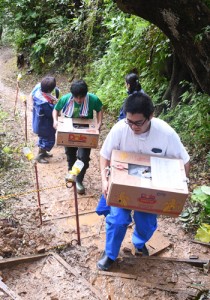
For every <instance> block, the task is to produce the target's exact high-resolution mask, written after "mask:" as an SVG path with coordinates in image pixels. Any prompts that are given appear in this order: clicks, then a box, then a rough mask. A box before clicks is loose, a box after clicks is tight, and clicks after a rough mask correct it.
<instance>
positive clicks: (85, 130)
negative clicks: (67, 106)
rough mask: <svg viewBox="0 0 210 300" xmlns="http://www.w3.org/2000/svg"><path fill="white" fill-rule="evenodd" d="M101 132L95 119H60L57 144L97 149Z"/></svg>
mask: <svg viewBox="0 0 210 300" xmlns="http://www.w3.org/2000/svg"><path fill="white" fill-rule="evenodd" d="M98 139H99V130H98V129H96V120H95V119H80V118H65V117H64V118H59V120H58V129H57V134H56V144H57V145H61V146H66V147H80V148H97V146H98Z"/></svg>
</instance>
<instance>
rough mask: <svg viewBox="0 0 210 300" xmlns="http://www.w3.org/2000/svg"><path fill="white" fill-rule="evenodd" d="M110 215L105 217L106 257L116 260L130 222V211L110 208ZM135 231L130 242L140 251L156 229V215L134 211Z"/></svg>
mask: <svg viewBox="0 0 210 300" xmlns="http://www.w3.org/2000/svg"><path fill="white" fill-rule="evenodd" d="M110 208H111V210H110V214H108V215H107V216H106V246H105V252H106V255H107V256H108V257H109V258H111V259H113V260H116V258H117V256H118V254H119V251H120V247H121V244H122V241H123V239H124V237H125V234H126V231H127V227H128V225H129V224H130V223H131V222H132V218H131V210H128V209H124V208H118V207H114V206H111V207H110ZM133 219H134V222H135V229H134V232H133V235H132V242H133V244H134V246H135V248H138V249H141V248H142V247H143V246H144V244H145V243H146V242H147V241H148V240H149V239H150V238H151V237H152V235H153V233H154V231H155V230H156V229H157V215H155V214H150V213H145V212H140V211H134V215H133Z"/></svg>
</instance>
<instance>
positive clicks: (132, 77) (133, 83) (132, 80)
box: [125, 73, 141, 94]
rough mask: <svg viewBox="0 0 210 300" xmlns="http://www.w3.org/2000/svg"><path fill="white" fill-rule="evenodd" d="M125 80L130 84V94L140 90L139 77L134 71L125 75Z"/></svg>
mask: <svg viewBox="0 0 210 300" xmlns="http://www.w3.org/2000/svg"><path fill="white" fill-rule="evenodd" d="M125 82H126V83H128V84H129V85H130V87H129V88H128V92H129V93H130V94H132V93H133V92H135V91H137V92H138V91H139V92H140V91H141V84H140V82H139V77H138V75H137V74H136V73H130V74H128V75H126V76H125Z"/></svg>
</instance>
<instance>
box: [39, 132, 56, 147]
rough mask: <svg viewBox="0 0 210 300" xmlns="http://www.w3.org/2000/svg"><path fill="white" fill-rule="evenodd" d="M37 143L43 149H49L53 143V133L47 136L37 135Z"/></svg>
mask: <svg viewBox="0 0 210 300" xmlns="http://www.w3.org/2000/svg"><path fill="white" fill-rule="evenodd" d="M37 145H38V147H39V148H41V149H43V150H46V151H50V150H51V149H52V148H53V146H54V145H55V134H54V135H53V136H51V137H50V136H49V137H48V138H46V137H41V136H39V140H38V143H37Z"/></svg>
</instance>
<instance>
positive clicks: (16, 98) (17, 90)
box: [14, 81, 20, 116]
mask: <svg viewBox="0 0 210 300" xmlns="http://www.w3.org/2000/svg"><path fill="white" fill-rule="evenodd" d="M19 88H20V87H19V82H18V81H17V88H16V97H15V106H14V116H15V114H16V106H17V100H18V93H19Z"/></svg>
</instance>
